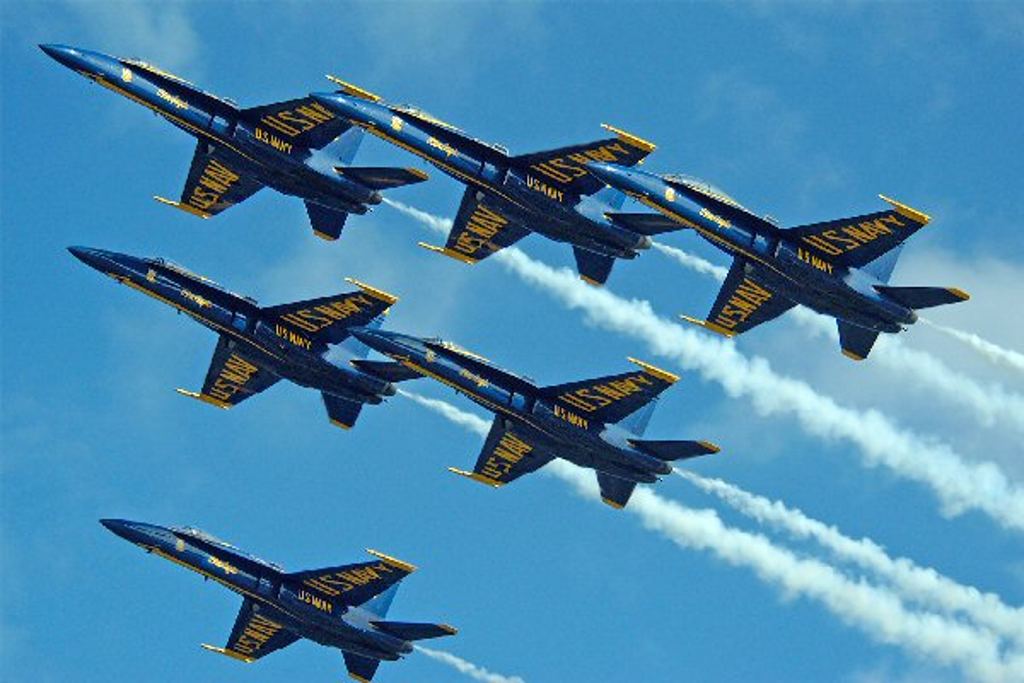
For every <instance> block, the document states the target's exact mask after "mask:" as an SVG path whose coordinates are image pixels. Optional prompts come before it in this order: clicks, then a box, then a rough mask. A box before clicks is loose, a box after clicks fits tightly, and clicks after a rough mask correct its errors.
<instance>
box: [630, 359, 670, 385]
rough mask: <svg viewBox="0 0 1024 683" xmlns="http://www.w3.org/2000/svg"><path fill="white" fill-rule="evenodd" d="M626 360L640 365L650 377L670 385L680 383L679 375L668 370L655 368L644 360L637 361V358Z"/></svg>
mask: <svg viewBox="0 0 1024 683" xmlns="http://www.w3.org/2000/svg"><path fill="white" fill-rule="evenodd" d="M626 360H628V361H629V362H630V363H633V364H635V365H639V366H640V367H641V368H643V369H644V372H646V373H647V374H648V375H653V376H654V377H657V378H658V379H660V380H664V381H666V382H668V383H669V384H675V383H676V382H678V381H679V375H674V374H672V373H671V372H669V371H668V370H662V369H661V368H658V367H655V366H653V365H651V364H650V363H645V362H643V361H642V360H637V359H636V358H627V359H626Z"/></svg>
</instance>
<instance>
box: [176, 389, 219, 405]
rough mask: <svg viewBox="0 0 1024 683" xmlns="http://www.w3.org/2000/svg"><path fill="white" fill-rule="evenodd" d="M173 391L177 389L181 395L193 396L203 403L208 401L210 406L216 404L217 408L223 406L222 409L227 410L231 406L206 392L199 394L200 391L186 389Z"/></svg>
mask: <svg viewBox="0 0 1024 683" xmlns="http://www.w3.org/2000/svg"><path fill="white" fill-rule="evenodd" d="M175 391H177V392H178V393H179V394H181V395H182V396H188V397H189V398H194V399H196V400H197V401H202V402H203V403H209V404H210V405H211V406H217V407H218V408H223V409H224V410H227V409H228V408H230V407H231V404H230V403H225V402H224V401H221V400H220V399H217V398H214V397H213V396H207V395H206V394H200V393H198V392H195V391H189V390H188V389H175Z"/></svg>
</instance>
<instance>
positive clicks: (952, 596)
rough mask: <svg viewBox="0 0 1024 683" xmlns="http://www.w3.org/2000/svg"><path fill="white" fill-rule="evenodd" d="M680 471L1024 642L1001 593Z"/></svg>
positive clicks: (769, 521) (905, 592)
mask: <svg viewBox="0 0 1024 683" xmlns="http://www.w3.org/2000/svg"><path fill="white" fill-rule="evenodd" d="M675 473H676V474H677V475H679V476H680V477H682V478H683V479H686V480H687V481H689V482H691V483H692V484H694V485H695V486H697V487H698V488H700V489H701V490H703V491H705V492H706V493H710V494H712V495H714V496H716V497H718V498H719V499H720V500H722V501H724V502H725V503H728V504H729V505H730V506H731V507H733V508H734V509H735V510H738V511H739V512H741V513H742V514H744V515H746V516H747V517H750V518H751V519H754V520H756V521H758V522H760V523H762V524H766V525H768V526H771V527H774V528H776V529H781V530H782V531H785V532H786V533H788V534H789V535H790V536H793V537H794V538H798V539H812V540H814V541H815V542H817V543H818V544H820V545H821V546H822V547H824V548H826V549H828V550H829V551H830V552H831V553H832V554H833V555H834V556H835V557H836V558H838V559H841V560H844V561H848V562H852V563H854V564H856V565H858V566H860V567H862V568H864V569H867V570H869V571H872V572H874V573H875V574H876V575H877V576H879V577H880V578H883V579H885V580H887V581H889V582H891V584H892V585H893V587H894V588H896V589H897V590H899V591H900V593H901V595H902V596H903V597H904V598H907V599H910V600H913V601H915V602H917V603H919V604H921V605H923V606H925V607H927V608H929V609H937V610H942V611H944V612H949V613H960V614H965V615H967V616H969V617H970V618H971V619H973V620H974V621H975V623H977V624H979V625H980V626H983V627H985V628H988V629H990V630H992V631H994V632H995V633H998V634H1000V635H1003V636H1005V637H1008V638H1013V639H1014V640H1016V641H1017V643H1019V644H1024V610H1022V609H1020V608H1015V607H1010V606H1009V605H1006V604H1005V603H1004V602H1003V601H1002V600H1001V599H1000V598H999V596H998V595H995V594H992V593H982V592H981V591H979V590H978V589H977V588H974V587H973V586H964V585H963V584H960V583H957V582H956V581H954V580H953V579H950V578H949V577H946V576H943V575H942V574H940V573H938V572H937V571H935V570H934V569H931V568H926V567H921V566H919V565H917V564H915V563H914V562H913V561H911V560H909V559H906V558H902V557H900V558H893V557H890V556H889V554H888V553H886V552H885V549H883V548H882V547H881V546H880V545H878V544H877V543H875V542H874V541H872V540H871V539H868V538H862V539H859V540H858V539H854V538H850V537H849V536H846V535H844V534H843V533H842V532H840V531H839V530H838V529H836V528H835V527H834V526H829V525H827V524H825V523H823V522H820V521H818V520H816V519H813V518H811V517H808V516H807V515H806V514H804V513H803V512H801V511H800V510H797V509H794V508H790V507H788V506H787V505H786V504H785V503H783V502H782V501H778V500H775V501H772V500H769V499H767V498H765V497H763V496H758V495H756V494H753V493H750V492H748V491H744V490H743V489H741V488H740V487H738V486H736V485H734V484H730V483H728V482H725V481H722V480H721V479H712V478H707V477H702V476H700V475H699V474H696V473H694V472H690V471H687V470H679V469H677V470H675Z"/></svg>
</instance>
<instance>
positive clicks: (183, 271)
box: [153, 257, 259, 306]
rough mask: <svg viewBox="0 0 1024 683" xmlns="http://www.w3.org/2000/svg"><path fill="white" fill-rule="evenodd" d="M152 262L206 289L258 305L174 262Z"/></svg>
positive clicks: (246, 297)
mask: <svg viewBox="0 0 1024 683" xmlns="http://www.w3.org/2000/svg"><path fill="white" fill-rule="evenodd" d="M153 262H154V263H155V264H156V265H158V266H160V267H162V268H165V269H167V270H170V271H172V272H175V273H178V274H179V275H184V276H185V277H188V278H192V279H193V280H198V281H199V282H202V283H203V284H204V285H206V286H207V287H212V288H213V289H216V290H218V291H221V292H224V293H225V294H230V295H231V296H235V297H238V298H239V299H244V300H245V301H248V302H249V303H251V304H252V305H253V306H258V305H259V303H258V302H257V301H256V299H253V298H252V297H251V296H245V295H244V294H238V293H236V292H232V291H231V290H229V289H228V288H226V287H224V286H223V285H221V284H220V283H219V282H216V281H214V280H211V279H210V278H208V277H206V276H205V275H200V274H199V273H196V272H193V271H191V270H189V269H188V268H186V267H185V266H183V265H180V264H178V263H175V262H174V261H168V260H167V259H164V258H160V257H157V258H155V259H153Z"/></svg>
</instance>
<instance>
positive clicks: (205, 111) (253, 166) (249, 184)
mask: <svg viewBox="0 0 1024 683" xmlns="http://www.w3.org/2000/svg"><path fill="white" fill-rule="evenodd" d="M40 47H41V48H42V50H43V52H45V53H46V54H48V55H49V56H50V57H52V58H53V59H55V60H57V61H58V62H59V63H61V64H63V65H64V66H66V67H68V68H69V69H72V70H73V71H76V72H78V73H79V74H81V75H83V76H85V77H86V78H88V79H89V80H91V81H93V82H95V83H98V84H100V85H102V86H103V87H104V88H107V89H109V90H112V91H114V92H116V93H118V94H119V95H123V96H124V97H126V98H128V99H129V100H131V101H133V102H135V103H137V104H141V105H142V106H144V107H146V108H147V109H151V110H152V111H154V112H156V113H157V114H159V115H160V116H162V117H164V118H165V119H167V120H168V121H170V122H171V123H172V124H174V125H175V126H177V127H178V128H180V129H182V130H184V131H185V132H186V133H188V134H189V135H192V136H193V137H195V138H196V151H195V154H194V155H193V157H192V167H191V168H190V169H189V172H188V179H187V180H186V181H185V189H184V190H182V192H181V198H180V199H179V200H178V201H174V200H171V199H166V198H164V197H155V199H157V200H158V201H160V202H162V203H164V204H168V205H170V206H174V207H176V208H178V209H181V210H182V211H185V212H186V213H189V214H192V215H194V216H199V217H200V218H210V217H211V216H215V215H217V214H219V213H220V212H222V211H224V210H225V209H228V208H230V207H232V206H234V205H235V204H238V203H240V202H242V201H244V200H246V199H248V198H249V197H251V196H252V195H254V194H255V193H256V192H258V191H259V190H260V189H261V188H263V187H271V188H273V189H275V190H277V191H278V192H280V193H282V194H287V195H292V196H295V197H299V198H300V199H302V200H303V201H304V202H305V205H306V213H307V214H308V215H309V220H310V223H311V224H312V226H313V231H314V233H315V234H316V235H317V236H318V237H322V238H323V239H326V240H336V239H338V237H339V236H340V235H341V231H342V228H343V227H344V226H345V219H346V218H348V215H349V214H350V213H355V214H365V213H366V212H367V211H369V209H370V207H371V206H373V205H375V204H380V202H381V198H382V197H381V191H382V190H387V189H390V188H393V187H398V186H401V185H408V184H410V183H419V182H422V181H424V180H426V179H427V174H426V173H424V172H423V171H420V170H418V169H415V168H377V167H359V166H352V165H351V163H352V159H353V158H354V157H355V154H356V151H357V150H358V149H359V144H360V142H361V141H362V139H363V132H362V129H360V128H357V127H353V126H352V125H351V124H350V123H348V122H346V121H345V120H344V119H342V118H341V117H338V116H336V115H335V114H334V113H333V112H331V111H330V110H328V109H325V108H324V107H323V106H322V105H321V104H319V103H318V102H317V101H316V100H314V99H311V98H309V97H301V98H298V99H294V100H287V101H285V102H276V103H274V104H267V105H263V106H259V107H250V108H248V109H242V108H240V107H239V106H238V105H237V104H235V103H234V102H232V101H231V100H228V99H225V98H223V97H218V96H217V95H214V94H212V93H208V92H205V91H203V90H200V89H199V88H198V87H196V86H195V85H193V84H191V83H189V82H188V81H186V80H184V79H183V78H180V77H179V76H175V75H174V74H172V73H169V72H167V71H164V70H162V69H160V68H158V67H155V66H153V65H152V64H148V63H146V62H143V61H141V60H138V59H124V58H121V57H112V56H110V55H105V54H103V53H100V52H92V51H90V50H82V49H80V48H75V47H68V46H66V45H40Z"/></svg>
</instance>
